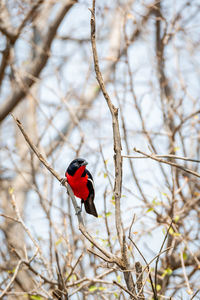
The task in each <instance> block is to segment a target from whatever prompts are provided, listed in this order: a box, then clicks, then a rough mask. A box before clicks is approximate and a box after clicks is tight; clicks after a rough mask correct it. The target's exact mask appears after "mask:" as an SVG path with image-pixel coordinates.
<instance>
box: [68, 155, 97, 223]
mask: <svg viewBox="0 0 200 300" xmlns="http://www.w3.org/2000/svg"><path fill="white" fill-rule="evenodd" d="M87 164H88V162H87V161H86V160H85V159H83V158H76V159H74V160H73V161H72V162H71V163H70V164H69V166H68V168H67V170H66V172H65V177H66V181H67V182H68V184H69V185H70V186H71V188H72V190H73V193H74V195H75V196H76V197H78V198H80V199H81V210H80V211H82V204H84V207H85V210H86V212H87V213H88V214H90V215H93V216H94V217H97V218H98V214H97V211H96V207H95V205H94V197H95V191H94V182H93V177H92V175H91V173H90V172H89V171H88V170H87V169H86V166H87Z"/></svg>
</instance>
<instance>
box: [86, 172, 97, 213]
mask: <svg viewBox="0 0 200 300" xmlns="http://www.w3.org/2000/svg"><path fill="white" fill-rule="evenodd" d="M85 171H86V173H87V175H88V182H87V187H88V190H89V196H88V198H87V200H85V201H84V206H85V210H86V212H87V213H88V214H91V215H93V216H95V217H98V214H97V211H96V207H95V205H94V196H95V191H94V182H93V178H92V175H91V174H90V172H89V171H88V170H87V169H85Z"/></svg>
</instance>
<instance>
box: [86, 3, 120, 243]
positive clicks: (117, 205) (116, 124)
mask: <svg viewBox="0 0 200 300" xmlns="http://www.w3.org/2000/svg"><path fill="white" fill-rule="evenodd" d="M91 13H92V15H91V43H92V51H93V59H94V68H95V73H96V78H97V81H98V83H99V86H100V88H101V91H102V93H103V96H104V98H105V100H106V102H107V105H108V108H109V110H110V113H111V116H112V127H113V140H114V162H115V185H114V196H115V222H116V228H117V235H118V239H119V242H120V245H121V249H122V248H123V227H122V221H121V211H120V198H121V187H122V156H121V150H122V147H121V136H120V131H119V122H118V108H116V107H115V106H114V105H113V104H112V101H111V99H110V97H109V95H108V93H107V91H106V88H105V85H104V81H103V77H102V74H101V71H100V68H99V61H98V55H97V49H96V35H95V32H96V29H95V27H96V25H95V24H96V23H95V0H93V7H92V10H91Z"/></svg>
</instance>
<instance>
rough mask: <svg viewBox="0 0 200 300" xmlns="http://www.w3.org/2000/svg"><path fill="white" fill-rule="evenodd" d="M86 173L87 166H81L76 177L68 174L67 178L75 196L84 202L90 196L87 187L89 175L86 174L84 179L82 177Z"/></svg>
mask: <svg viewBox="0 0 200 300" xmlns="http://www.w3.org/2000/svg"><path fill="white" fill-rule="evenodd" d="M84 171H85V166H81V167H80V168H79V169H78V170H77V171H76V172H75V174H74V175H72V176H71V175H69V174H68V173H67V172H66V174H65V175H66V177H67V181H68V183H69V185H70V186H71V188H72V190H73V192H74V195H75V196H76V197H78V198H81V199H83V200H87V198H88V196H89V190H88V187H87V180H88V175H87V174H85V176H84V177H81V175H82V174H83V172H84Z"/></svg>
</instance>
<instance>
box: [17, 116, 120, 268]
mask: <svg viewBox="0 0 200 300" xmlns="http://www.w3.org/2000/svg"><path fill="white" fill-rule="evenodd" d="M12 117H13V119H14V121H15V122H16V124H17V126H18V127H19V129H20V131H21V133H22V134H23V136H24V138H25V140H26V141H27V143H28V145H29V146H30V148H31V149H32V151H33V152H34V153H35V154H36V156H37V157H38V159H39V160H40V161H41V163H42V164H43V165H44V166H45V167H46V168H47V169H48V170H49V172H51V174H52V175H53V176H54V177H55V178H56V179H57V180H58V181H60V182H61V183H62V184H63V185H64V186H65V187H66V189H67V191H68V194H69V196H70V198H71V199H72V203H73V206H74V209H75V211H76V215H77V218H78V223H79V230H80V231H81V233H82V234H83V235H84V236H85V237H86V238H87V240H89V241H90V242H91V243H92V244H93V245H94V246H95V247H96V248H97V249H98V250H99V251H100V252H101V253H103V254H104V255H105V256H106V257H107V258H109V259H110V260H111V262H114V263H116V264H117V265H118V266H120V267H122V266H123V262H122V260H121V258H119V257H117V256H116V255H114V254H112V253H111V252H109V251H107V250H106V249H104V248H103V247H101V245H99V244H98V243H97V242H96V241H95V240H94V238H93V237H92V236H91V235H90V234H89V233H88V232H87V230H86V228H85V226H84V222H83V218H82V216H81V213H80V208H79V206H78V205H77V201H76V199H75V196H74V193H73V191H72V189H71V187H70V185H69V184H68V183H67V182H63V180H62V178H61V177H60V176H59V175H58V173H57V172H56V171H55V170H54V169H53V168H52V167H51V166H50V165H49V163H48V162H47V161H46V160H45V158H44V157H43V155H42V154H41V153H40V151H39V150H38V149H37V147H36V146H35V145H34V144H33V142H32V141H31V140H30V138H29V137H28V135H27V133H26V132H25V130H24V128H23V126H22V124H21V122H20V121H19V120H18V119H16V118H15V117H14V116H13V115H12Z"/></svg>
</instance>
